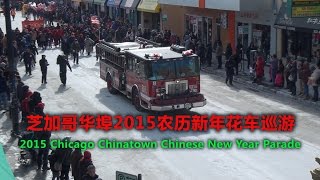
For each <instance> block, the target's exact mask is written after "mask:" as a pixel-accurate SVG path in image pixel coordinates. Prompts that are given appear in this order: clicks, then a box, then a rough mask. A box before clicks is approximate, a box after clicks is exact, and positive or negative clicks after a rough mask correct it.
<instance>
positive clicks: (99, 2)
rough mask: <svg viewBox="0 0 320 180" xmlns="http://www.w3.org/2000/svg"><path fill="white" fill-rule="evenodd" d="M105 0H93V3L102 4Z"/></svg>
mask: <svg viewBox="0 0 320 180" xmlns="http://www.w3.org/2000/svg"><path fill="white" fill-rule="evenodd" d="M105 2H106V0H94V1H93V4H97V5H103V4H104V3H105Z"/></svg>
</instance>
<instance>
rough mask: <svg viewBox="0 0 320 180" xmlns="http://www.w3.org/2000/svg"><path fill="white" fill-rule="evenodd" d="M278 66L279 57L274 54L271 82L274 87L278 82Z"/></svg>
mask: <svg viewBox="0 0 320 180" xmlns="http://www.w3.org/2000/svg"><path fill="white" fill-rule="evenodd" d="M278 65H279V61H278V58H277V56H276V55H275V54H274V55H273V56H272V58H271V67H270V70H271V73H270V77H271V81H272V83H273V85H275V82H276V75H277V71H278Z"/></svg>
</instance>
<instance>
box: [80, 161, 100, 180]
mask: <svg viewBox="0 0 320 180" xmlns="http://www.w3.org/2000/svg"><path fill="white" fill-rule="evenodd" d="M97 179H99V176H98V175H97V174H96V167H95V166H94V165H90V166H88V168H87V173H86V174H85V175H84V176H83V177H82V180H97Z"/></svg>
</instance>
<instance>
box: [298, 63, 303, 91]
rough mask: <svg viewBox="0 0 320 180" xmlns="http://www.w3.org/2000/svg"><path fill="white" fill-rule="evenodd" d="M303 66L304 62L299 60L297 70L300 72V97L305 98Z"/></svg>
mask: <svg viewBox="0 0 320 180" xmlns="http://www.w3.org/2000/svg"><path fill="white" fill-rule="evenodd" d="M303 64H304V61H303V60H299V61H298V62H297V70H298V79H299V82H298V85H299V94H298V95H299V96H303V92H304V90H303V79H302V78H303V75H302V73H303V68H302V67H303Z"/></svg>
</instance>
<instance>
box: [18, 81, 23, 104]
mask: <svg viewBox="0 0 320 180" xmlns="http://www.w3.org/2000/svg"><path fill="white" fill-rule="evenodd" d="M23 86H24V83H23V82H22V81H21V78H20V76H17V97H18V99H19V103H21V101H22V100H23V89H22V87H23Z"/></svg>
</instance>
